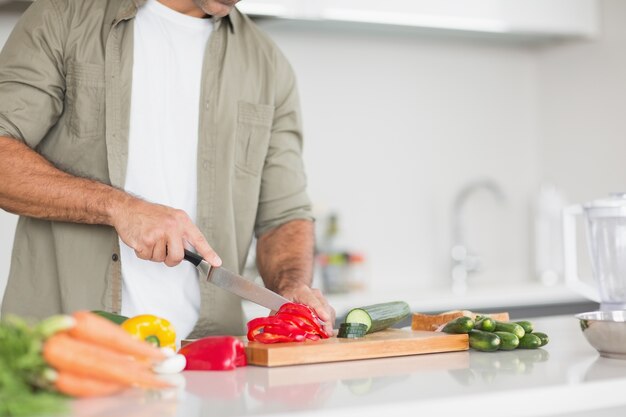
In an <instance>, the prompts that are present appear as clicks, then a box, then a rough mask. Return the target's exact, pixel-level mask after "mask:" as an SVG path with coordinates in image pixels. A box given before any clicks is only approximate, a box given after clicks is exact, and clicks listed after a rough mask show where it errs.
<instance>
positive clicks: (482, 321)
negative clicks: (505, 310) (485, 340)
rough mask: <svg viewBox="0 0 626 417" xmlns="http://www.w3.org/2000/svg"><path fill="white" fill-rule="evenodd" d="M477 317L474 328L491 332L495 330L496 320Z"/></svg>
mask: <svg viewBox="0 0 626 417" xmlns="http://www.w3.org/2000/svg"><path fill="white" fill-rule="evenodd" d="M479 317H480V318H477V320H476V324H474V328H475V329H476V330H484V331H486V332H493V331H495V330H496V321H495V320H494V319H492V318H491V317H484V316H479Z"/></svg>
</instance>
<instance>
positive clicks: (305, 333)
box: [248, 303, 328, 343]
mask: <svg viewBox="0 0 626 417" xmlns="http://www.w3.org/2000/svg"><path fill="white" fill-rule="evenodd" d="M320 338H324V339H326V338H328V335H327V334H326V333H325V332H324V330H322V328H321V327H320V325H319V318H318V317H317V315H316V314H315V312H314V311H313V310H312V309H311V308H310V307H308V306H305V305H304V304H296V303H287V304H284V305H283V306H281V308H280V309H279V310H278V313H277V314H276V315H274V316H270V317H259V318H256V319H253V320H250V322H248V340H251V341H253V340H254V341H257V342H261V343H283V342H301V341H304V340H305V339H309V340H319V339H320Z"/></svg>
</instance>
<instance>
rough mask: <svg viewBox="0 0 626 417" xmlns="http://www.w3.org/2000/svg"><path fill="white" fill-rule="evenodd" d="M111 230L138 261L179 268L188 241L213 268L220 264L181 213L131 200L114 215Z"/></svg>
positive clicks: (198, 233) (157, 205)
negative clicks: (132, 250) (142, 260)
mask: <svg viewBox="0 0 626 417" xmlns="http://www.w3.org/2000/svg"><path fill="white" fill-rule="evenodd" d="M113 227H115V230H116V231H117V233H118V235H119V236H120V238H121V239H122V241H123V242H124V243H126V244H127V245H128V246H130V247H131V248H133V249H134V250H135V253H136V254H137V257H139V258H141V259H145V260H150V261H154V262H165V264H166V265H167V266H175V265H178V264H179V263H180V262H181V261H182V260H183V257H184V249H185V242H188V243H189V244H191V245H192V246H193V247H194V248H195V249H196V251H197V252H198V254H200V256H202V257H203V258H204V259H205V260H206V261H207V262H208V263H210V264H211V265H212V266H215V267H218V266H220V265H221V264H222V261H221V259H220V258H219V256H218V255H217V253H215V251H214V250H213V249H212V248H211V246H210V245H209V243H208V242H207V241H206V239H205V238H204V236H203V235H202V233H201V232H200V230H198V228H197V227H196V226H195V225H194V224H193V222H192V221H191V219H190V218H189V216H188V215H187V213H185V212H184V211H182V210H178V209H174V208H171V207H167V206H163V205H160V204H152V203H148V202H146V201H143V200H140V199H137V198H130V199H127V200H126V201H125V202H124V203H123V204H121V206H120V208H119V209H117V210H116V211H115V212H114V213H113Z"/></svg>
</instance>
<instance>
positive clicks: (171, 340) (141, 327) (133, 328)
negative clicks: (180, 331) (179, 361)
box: [121, 314, 176, 350]
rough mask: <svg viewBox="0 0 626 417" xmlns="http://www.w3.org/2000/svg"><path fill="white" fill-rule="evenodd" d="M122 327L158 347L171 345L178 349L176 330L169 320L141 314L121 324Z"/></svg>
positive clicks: (170, 346)
mask: <svg viewBox="0 0 626 417" xmlns="http://www.w3.org/2000/svg"><path fill="white" fill-rule="evenodd" d="M121 326H122V328H123V329H124V330H126V331H127V332H128V333H130V334H131V335H133V336H135V337H136V338H138V339H140V340H145V341H146V342H148V343H152V344H153V345H155V346H157V347H169V348H172V349H174V350H176V331H175V330H174V326H172V325H171V324H170V322H169V321H167V320H165V319H163V318H161V317H157V316H153V315H152V314H141V315H139V316H135V317H131V318H129V319H127V320H125V321H124V322H123V323H122V324H121Z"/></svg>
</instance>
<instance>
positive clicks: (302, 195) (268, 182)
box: [255, 54, 313, 236]
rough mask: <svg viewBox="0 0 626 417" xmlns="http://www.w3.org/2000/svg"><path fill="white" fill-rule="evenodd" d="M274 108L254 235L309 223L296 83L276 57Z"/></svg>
mask: <svg viewBox="0 0 626 417" xmlns="http://www.w3.org/2000/svg"><path fill="white" fill-rule="evenodd" d="M275 68H276V79H277V80H278V81H277V84H276V85H277V87H276V89H277V92H276V98H277V100H276V108H275V111H274V121H273V125H272V134H271V138H270V143H269V149H268V153H267V156H266V158H265V164H264V167H263V173H262V177H261V191H260V197H259V206H258V211H257V218H256V225H255V234H256V235H257V236H259V235H261V234H263V233H265V232H267V231H268V230H270V229H273V228H275V227H277V226H280V225H281V224H284V223H286V222H288V221H291V220H296V219H307V220H313V216H312V211H311V202H310V200H309V197H308V195H307V192H306V186H307V179H306V174H305V171H304V163H303V160H302V123H301V115H300V105H299V97H298V92H297V87H296V80H295V76H294V74H293V70H292V69H291V66H290V65H289V63H288V62H287V60H286V59H285V58H284V57H283V56H282V55H280V54H278V55H277V59H276V67H275Z"/></svg>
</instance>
